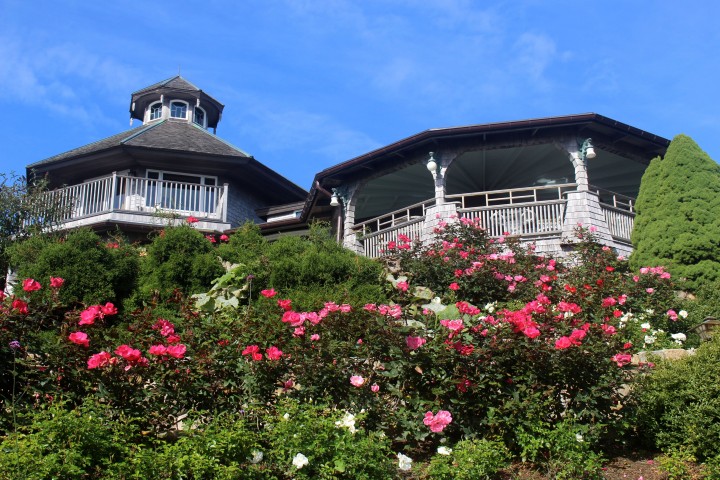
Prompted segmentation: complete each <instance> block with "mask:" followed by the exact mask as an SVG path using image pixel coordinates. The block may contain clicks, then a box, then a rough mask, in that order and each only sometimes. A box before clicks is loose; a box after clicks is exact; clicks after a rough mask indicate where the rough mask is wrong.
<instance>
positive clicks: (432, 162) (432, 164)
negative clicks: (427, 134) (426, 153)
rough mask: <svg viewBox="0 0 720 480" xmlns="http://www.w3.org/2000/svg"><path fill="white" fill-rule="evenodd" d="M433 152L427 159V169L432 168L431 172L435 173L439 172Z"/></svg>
mask: <svg viewBox="0 0 720 480" xmlns="http://www.w3.org/2000/svg"><path fill="white" fill-rule="evenodd" d="M433 153H434V152H430V158H429V159H428V161H427V169H428V170H430V173H432V174H433V175H435V174H436V173H437V162H436V161H435V159H434V158H433Z"/></svg>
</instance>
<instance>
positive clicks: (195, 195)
mask: <svg viewBox="0 0 720 480" xmlns="http://www.w3.org/2000/svg"><path fill="white" fill-rule="evenodd" d="M146 176H147V179H148V188H147V197H146V205H147V206H149V207H160V208H165V209H171V210H176V211H177V210H179V211H184V212H192V213H195V214H200V215H203V216H210V215H213V214H214V213H216V212H217V208H218V206H217V201H218V199H219V198H220V196H219V190H218V188H219V187H218V186H217V185H218V183H217V177H207V176H204V175H188V174H184V173H174V172H162V171H157V170H148V171H147V173H146Z"/></svg>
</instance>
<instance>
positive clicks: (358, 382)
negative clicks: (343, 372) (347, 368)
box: [350, 375, 365, 388]
mask: <svg viewBox="0 0 720 480" xmlns="http://www.w3.org/2000/svg"><path fill="white" fill-rule="evenodd" d="M364 384H365V379H364V378H363V377H361V376H360V375H353V376H352V377H350V385H352V386H353V387H357V388H360V387H362V386H363V385H364Z"/></svg>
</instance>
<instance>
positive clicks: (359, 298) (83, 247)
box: [0, 221, 720, 479]
mask: <svg viewBox="0 0 720 480" xmlns="http://www.w3.org/2000/svg"><path fill="white" fill-rule="evenodd" d="M388 250H389V251H388V253H389V254H391V255H390V258H391V259H392V261H390V262H387V263H386V264H380V263H378V262H374V261H371V260H368V259H365V258H361V257H357V256H355V255H354V254H352V253H350V252H348V251H345V250H343V249H342V248H341V247H339V246H338V245H337V244H336V243H335V242H334V240H333V238H332V236H331V235H330V233H329V231H328V230H327V229H326V228H323V227H322V226H315V227H314V228H313V229H312V232H311V234H310V235H309V237H308V238H300V237H283V238H281V239H280V240H279V241H276V242H273V243H268V242H266V241H265V240H264V239H263V238H262V237H261V236H260V234H259V231H258V230H257V228H256V227H254V226H251V225H247V226H245V227H243V228H242V229H240V230H239V231H238V232H237V233H236V234H234V235H232V236H230V237H229V238H228V237H225V236H223V237H207V238H206V237H204V236H203V235H202V234H201V233H199V232H198V231H196V230H195V229H194V228H193V225H192V223H188V224H187V225H184V226H181V227H168V228H166V229H164V230H163V231H161V232H159V234H157V235H156V236H155V237H154V238H153V239H152V241H151V243H149V244H148V245H146V246H139V245H129V244H127V243H126V242H125V241H123V240H122V239H121V238H117V239H113V240H110V241H107V240H101V239H100V237H97V236H96V235H95V234H94V233H91V232H89V231H77V232H72V233H69V234H67V235H64V236H49V237H46V236H32V237H30V238H29V239H28V240H26V241H24V242H20V243H16V244H15V245H14V246H12V247H11V248H10V249H9V258H10V261H11V262H13V264H14V265H16V266H17V268H18V274H19V279H20V280H19V283H18V285H16V288H15V292H14V294H13V295H8V296H6V297H5V298H3V299H2V309H1V310H0V340H1V344H0V356H2V361H1V363H0V365H2V367H1V368H2V370H0V394H1V395H2V400H3V415H2V419H1V422H2V423H1V424H0V430H1V432H2V437H1V440H0V472H2V473H0V477H3V478H23V479H25V478H37V479H49V478H89V479H90V478H112V479H115V478H117V479H130V478H168V479H170V478H194V479H199V478H228V479H229V478H248V479H265V478H267V479H271V478H277V479H286V478H298V479H299V478H308V479H316V478H327V479H330V478H364V479H382V478H388V479H391V478H416V479H425V478H428V479H429V478H438V479H445V478H447V479H450V478H467V479H471V478H472V479H476V478H567V479H580V478H606V477H604V475H605V474H606V473H607V465H608V462H609V461H610V460H611V459H612V458H614V457H616V456H618V455H620V454H622V453H623V452H629V451H632V450H637V449H643V448H644V449H647V450H649V451H653V452H659V453H662V454H663V456H662V457H659V459H658V462H664V463H662V468H663V469H664V470H663V471H665V472H666V475H670V477H667V478H690V477H687V476H686V477H684V476H682V475H685V474H686V473H687V472H691V471H694V472H700V471H701V470H702V471H703V472H704V475H706V478H720V477H718V475H720V458H718V457H717V452H716V449H715V447H714V445H716V444H717V441H718V440H720V431H719V430H718V427H717V425H719V424H720V422H718V415H720V405H718V400H717V399H718V398H720V396H718V393H720V392H718V385H720V378H715V379H714V380H713V378H712V377H713V376H715V377H717V376H718V373H717V372H718V369H717V359H718V351H719V350H720V346H719V345H720V344H719V343H718V342H717V341H715V342H710V343H708V344H705V345H702V346H700V347H699V348H698V349H697V354H696V355H695V356H692V357H689V359H688V360H683V361H679V362H675V363H672V364H667V365H666V364H660V363H658V364H657V365H654V364H653V363H645V364H640V365H637V364H635V365H633V364H632V362H631V360H632V355H633V354H634V353H636V352H638V351H641V350H656V349H658V348H663V347H681V345H682V346H698V342H699V341H698V339H697V338H693V337H692V336H691V335H688V334H687V333H686V332H687V331H688V329H689V327H690V326H691V325H693V324H695V323H698V319H697V318H694V316H695V314H694V311H695V310H696V304H695V303H693V302H689V301H687V300H680V298H679V297H678V296H677V295H676V294H675V290H676V289H677V286H676V285H674V284H673V279H672V277H671V275H670V274H669V273H668V272H666V271H665V270H664V269H663V268H662V267H657V266H647V267H641V268H640V269H638V270H637V271H632V270H630V268H629V266H628V263H627V261H626V260H625V259H623V258H619V257H617V256H616V255H615V254H614V253H613V252H612V251H610V250H609V249H608V248H607V247H602V246H600V245H599V244H597V243H596V242H595V239H594V236H593V232H591V231H588V230H586V229H583V228H582V227H579V228H578V230H577V238H576V241H575V248H574V255H575V257H574V258H572V259H568V260H566V261H560V260H558V259H552V258H547V257H543V256H539V255H536V254H535V253H534V252H533V250H532V248H530V249H527V248H523V247H521V246H520V244H519V243H518V242H517V240H516V239H513V238H511V237H505V238H499V239H493V238H490V237H488V235H487V234H486V232H485V231H484V230H483V229H482V228H480V227H479V226H478V225H475V224H473V223H472V222H461V221H451V222H449V223H448V224H447V225H445V226H444V227H443V228H441V229H440V230H439V231H438V232H437V240H436V242H435V243H433V244H432V245H427V246H423V245H420V244H417V243H414V242H412V241H411V239H409V238H406V237H400V238H398V239H397V240H396V241H394V242H391V243H390V244H389V245H388ZM713 365H714V366H713ZM628 390H629V391H630V394H627V392H628ZM658 465H660V463H658ZM604 468H605V470H603V469H604ZM678 472H679V473H678ZM683 472H685V473H683ZM672 475H675V476H672ZM688 475H689V474H688ZM698 475H699V473H698ZM648 478H650V477H648ZM658 478H660V477H658ZM698 478H700V477H698Z"/></svg>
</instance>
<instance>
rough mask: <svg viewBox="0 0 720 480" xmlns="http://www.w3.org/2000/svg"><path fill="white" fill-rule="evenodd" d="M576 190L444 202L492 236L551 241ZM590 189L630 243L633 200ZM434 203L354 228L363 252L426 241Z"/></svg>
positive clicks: (613, 229) (467, 196)
mask: <svg viewBox="0 0 720 480" xmlns="http://www.w3.org/2000/svg"><path fill="white" fill-rule="evenodd" d="M576 188H577V185H576V184H574V183H567V184H562V185H549V186H544V187H530V188H515V189H507V190H493V191H487V192H474V193H463V194H456V195H448V196H447V197H446V200H447V201H448V203H450V202H454V203H456V204H457V205H458V210H457V211H458V216H460V217H461V218H470V219H480V224H481V225H483V226H484V227H485V228H486V229H487V231H488V233H489V234H490V235H491V236H494V237H499V236H502V235H505V234H511V235H517V236H520V237H525V238H533V237H553V236H556V235H561V234H562V231H563V225H564V222H565V209H566V205H567V196H566V195H565V194H566V193H567V192H572V191H575V190H576ZM590 189H591V191H593V192H595V193H597V195H598V197H599V200H600V207H601V209H602V211H603V213H604V215H605V221H606V222H607V225H608V228H609V230H610V233H611V235H612V236H613V238H614V239H616V240H619V241H623V242H627V243H629V242H630V234H631V233H632V229H633V222H634V217H635V212H634V208H635V207H634V204H635V199H633V198H632V197H628V196H625V195H620V194H618V193H615V192H611V191H608V190H603V189H600V188H596V187H592V186H591V187H590ZM434 204H435V202H434V200H432V199H431V200H427V201H425V202H421V203H418V204H415V205H411V206H409V207H406V208H404V209H400V210H396V211H394V212H390V213H387V214H385V215H382V216H379V217H376V218H373V219H370V220H366V221H364V222H362V223H358V224H357V225H355V227H354V231H355V232H356V234H357V235H359V236H358V241H359V243H360V245H361V246H362V250H361V251H362V253H363V254H364V255H365V256H367V257H371V258H377V257H381V256H383V255H384V254H385V249H386V248H387V244H388V242H389V241H393V240H397V238H398V236H399V235H407V236H408V237H410V238H411V239H413V240H415V239H420V240H422V235H423V221H424V220H425V210H426V209H427V208H428V207H430V206H432V205H434Z"/></svg>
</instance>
